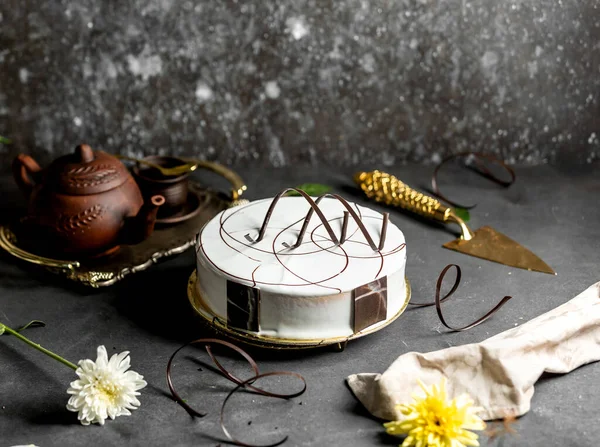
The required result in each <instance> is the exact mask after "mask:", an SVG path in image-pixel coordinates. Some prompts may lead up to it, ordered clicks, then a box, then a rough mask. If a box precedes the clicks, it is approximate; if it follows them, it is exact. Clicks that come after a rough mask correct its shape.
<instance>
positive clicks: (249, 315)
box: [227, 281, 260, 332]
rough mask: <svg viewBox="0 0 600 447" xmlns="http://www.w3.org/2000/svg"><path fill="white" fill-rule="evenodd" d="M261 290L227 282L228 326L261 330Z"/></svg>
mask: <svg viewBox="0 0 600 447" xmlns="http://www.w3.org/2000/svg"><path fill="white" fill-rule="evenodd" d="M259 308H260V290H259V289H256V288H254V287H248V286H245V285H243V284H240V283H236V282H232V281H227V326H231V327H235V328H238V329H244V330H247V331H255V332H258V330H259V321H258V316H259Z"/></svg>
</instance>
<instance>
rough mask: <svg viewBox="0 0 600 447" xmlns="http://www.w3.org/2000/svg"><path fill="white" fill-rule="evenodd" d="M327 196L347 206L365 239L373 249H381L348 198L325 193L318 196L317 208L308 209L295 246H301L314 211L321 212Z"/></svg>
mask: <svg viewBox="0 0 600 447" xmlns="http://www.w3.org/2000/svg"><path fill="white" fill-rule="evenodd" d="M325 197H332V198H334V199H337V200H338V201H339V202H340V203H341V204H342V205H343V206H344V208H346V210H348V213H350V216H352V219H354V222H356V225H357V226H358V229H359V230H360V231H361V233H362V234H363V236H364V237H365V239H366V240H367V242H368V243H369V245H370V246H371V248H372V249H373V251H379V248H378V247H377V245H375V242H373V238H371V235H370V234H369V231H368V230H367V228H366V227H365V224H364V223H363V222H362V220H361V219H360V217H359V215H358V214H356V211H354V209H352V207H351V206H350V204H349V203H348V202H347V201H346V199H344V198H343V197H341V196H340V195H338V194H323V195H322V196H319V197H318V198H317V200H316V202H315V204H316V205H317V208H316V209H315V208H314V207H313V208H311V209H310V210H308V213H307V214H306V217H305V218H304V224H303V225H302V229H301V230H300V234H299V235H298V240H297V241H296V245H294V248H297V247H299V246H300V244H301V243H302V239H303V238H304V235H305V233H306V230H307V228H308V223H309V222H310V219H311V217H312V215H313V212H314V211H317V213H319V212H320V210H319V209H318V205H319V203H320V202H321V200H323V199H324V198H325ZM332 240H333V241H334V243H337V239H335V240H334V239H332Z"/></svg>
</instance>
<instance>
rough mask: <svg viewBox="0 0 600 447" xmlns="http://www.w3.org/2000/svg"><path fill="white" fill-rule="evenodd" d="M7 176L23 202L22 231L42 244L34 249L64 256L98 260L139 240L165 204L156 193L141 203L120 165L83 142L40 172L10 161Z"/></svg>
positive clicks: (24, 159) (24, 160) (22, 160)
mask: <svg viewBox="0 0 600 447" xmlns="http://www.w3.org/2000/svg"><path fill="white" fill-rule="evenodd" d="M13 174H14V177H15V181H16V182H17V184H18V185H19V187H20V188H21V190H23V192H24V193H25V194H26V196H27V197H28V200H29V207H28V213H27V216H26V218H25V219H24V220H23V222H24V225H25V226H26V227H27V228H28V233H29V234H31V235H32V236H35V240H36V241H37V242H36V243H38V244H43V245H44V246H45V247H40V248H46V249H48V250H50V251H53V252H54V253H63V254H65V255H70V256H71V255H79V256H84V257H88V256H101V255H105V254H108V253H112V252H114V251H116V250H117V249H118V248H119V245H120V244H122V243H127V244H133V243H138V242H140V241H142V240H144V239H145V238H147V237H148V236H149V235H150V234H151V233H152V231H153V229H154V222H155V220H156V212H157V210H158V207H159V206H161V205H162V204H163V203H164V201H165V200H164V198H163V197H162V196H159V195H157V196H153V197H151V198H150V200H149V201H148V203H146V204H144V200H143V199H142V194H141V193H140V190H139V188H138V186H137V184H136V182H135V180H134V179H133V177H132V176H131V174H130V173H129V171H128V170H127V168H126V167H125V166H124V165H123V163H121V162H120V161H119V160H118V159H117V158H115V157H113V156H112V155H109V154H107V153H106V152H102V151H93V150H92V148H91V147H90V146H88V145H87V144H82V145H80V146H77V147H76V148H75V152H74V153H72V154H69V155H65V156H62V157H60V158H58V159H56V160H54V162H52V164H51V165H50V166H49V167H48V168H46V169H44V170H42V169H41V168H40V166H39V165H38V164H37V163H36V162H35V160H34V159H33V158H31V157H30V156H28V155H24V154H20V155H18V156H17V157H16V158H15V160H14V162H13Z"/></svg>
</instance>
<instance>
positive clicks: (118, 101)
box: [0, 0, 600, 166]
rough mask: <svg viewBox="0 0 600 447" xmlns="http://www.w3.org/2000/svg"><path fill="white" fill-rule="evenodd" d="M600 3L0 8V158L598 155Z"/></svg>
mask: <svg viewBox="0 0 600 447" xmlns="http://www.w3.org/2000/svg"><path fill="white" fill-rule="evenodd" d="M599 96H600V3H599V1H598V0H572V1H569V0H527V1H522V0H513V1H508V0H479V1H477V0H462V1H461V0H443V1H442V0H287V1H285V0H239V1H235V0H210V1H209V0H203V1H197V2H193V1H180V0H148V1H144V0H128V1H117V0H77V1H76V0H39V1H35V0H2V1H1V2H0V134H5V135H7V136H9V137H11V138H12V139H13V140H14V145H13V146H12V147H7V146H4V147H1V146H0V162H1V163H2V165H4V166H5V165H6V163H7V162H8V161H9V160H10V158H12V156H13V155H14V154H15V153H16V152H17V151H29V152H32V153H35V154H36V156H37V157H38V158H40V161H41V162H44V163H45V162H47V161H48V160H49V159H50V158H52V157H54V156H56V155H57V154H60V153H64V152H66V151H70V150H71V149H72V148H73V146H74V145H75V144H77V143H79V142H81V141H86V142H88V143H89V144H91V145H92V146H93V147H97V148H103V149H105V150H109V151H120V152H124V153H129V154H134V155H141V154H142V153H155V152H159V153H176V154H191V153H195V154H198V155H201V156H203V157H206V158H208V159H213V160H219V161H221V162H225V163H228V164H233V165H238V166H239V165H245V164H254V165H273V166H283V165H288V164H291V163H305V164H306V163H317V162H325V163H330V164H345V165H349V164H360V163H365V162H369V163H371V162H374V163H379V164H381V165H389V164H392V163H397V162H401V161H404V160H418V161H426V162H427V161H428V162H431V161H436V160H439V158H440V157H441V156H443V155H444V154H446V153H448V152H450V151H460V150H487V151H494V152H496V153H499V154H501V155H502V156H503V157H505V158H506V159H507V160H508V161H524V162H530V163H543V162H563V161H573V162H582V163H586V162H591V161H593V160H594V159H596V158H600V98H599Z"/></svg>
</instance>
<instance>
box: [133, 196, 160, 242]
mask: <svg viewBox="0 0 600 447" xmlns="http://www.w3.org/2000/svg"><path fill="white" fill-rule="evenodd" d="M164 203H165V198H164V197H163V196H160V195H156V196H152V197H150V200H146V201H145V202H144V205H142V207H141V208H140V210H139V212H138V213H137V215H136V216H135V217H134V218H133V219H132V220H131V221H129V222H128V227H129V228H127V231H126V234H127V239H128V240H127V242H128V243H129V244H137V243H139V242H142V241H143V240H145V239H147V238H148V236H150V235H151V234H152V232H153V231H154V224H155V222H156V213H157V212H158V208H159V207H160V206H162V205H163V204H164Z"/></svg>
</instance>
